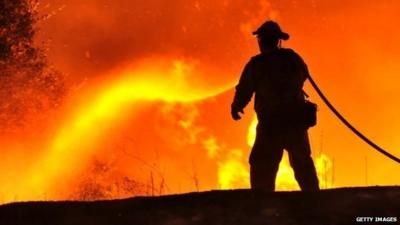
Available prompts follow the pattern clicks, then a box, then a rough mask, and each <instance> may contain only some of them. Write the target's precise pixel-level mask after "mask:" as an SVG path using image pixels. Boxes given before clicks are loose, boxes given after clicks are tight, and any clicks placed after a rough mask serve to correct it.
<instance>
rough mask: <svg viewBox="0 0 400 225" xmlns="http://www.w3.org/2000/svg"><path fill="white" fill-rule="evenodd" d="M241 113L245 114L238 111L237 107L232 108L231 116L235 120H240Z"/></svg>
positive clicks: (241, 110) (240, 110)
mask: <svg viewBox="0 0 400 225" xmlns="http://www.w3.org/2000/svg"><path fill="white" fill-rule="evenodd" d="M239 113H242V114H244V111H243V109H238V108H236V107H231V116H232V118H233V119H234V120H240V119H241V118H242V117H241V116H240V114H239Z"/></svg>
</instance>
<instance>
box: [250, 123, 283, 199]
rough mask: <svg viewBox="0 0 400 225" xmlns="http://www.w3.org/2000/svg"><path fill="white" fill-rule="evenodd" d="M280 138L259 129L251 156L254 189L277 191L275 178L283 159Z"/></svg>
mask: <svg viewBox="0 0 400 225" xmlns="http://www.w3.org/2000/svg"><path fill="white" fill-rule="evenodd" d="M282 154H283V146H282V144H281V141H280V137H277V135H273V134H271V133H269V134H268V133H265V132H263V131H262V129H261V128H260V127H257V135H256V140H255V143H254V145H253V149H252V151H251V154H250V160H249V162H250V183H251V188H252V189H261V190H266V191H274V190H275V178H276V173H277V172H278V169H279V162H280V161H281V159H282Z"/></svg>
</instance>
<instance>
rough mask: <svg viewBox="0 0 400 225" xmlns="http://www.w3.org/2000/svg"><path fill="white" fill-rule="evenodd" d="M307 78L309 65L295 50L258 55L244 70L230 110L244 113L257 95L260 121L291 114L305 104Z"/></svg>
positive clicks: (256, 102)
mask: <svg viewBox="0 0 400 225" xmlns="http://www.w3.org/2000/svg"><path fill="white" fill-rule="evenodd" d="M307 75H308V69H307V65H306V64H305V63H304V61H303V59H302V58H301V57H300V56H299V55H298V54H297V53H296V52H295V51H293V50H292V49H287V48H278V49H276V50H274V51H272V52H269V53H266V54H259V55H256V56H254V57H252V58H251V59H250V61H249V62H248V63H247V64H246V66H245V67H244V70H243V72H242V74H241V76H240V80H239V83H238V85H237V86H236V92H235V96H234V99H233V103H232V105H231V106H232V108H233V109H234V110H238V111H240V110H242V109H244V108H245V107H246V105H247V104H248V103H249V102H250V100H251V98H252V96H253V94H254V93H255V101H254V109H255V111H256V113H257V116H258V118H259V120H260V118H263V117H268V116H269V117H271V116H272V115H274V112H276V113H278V114H279V112H283V111H286V112H288V111H290V110H289V109H291V108H293V107H296V105H298V103H300V102H302V101H303V102H304V92H303V84H304V81H305V80H306V79H307ZM276 113H275V114H276Z"/></svg>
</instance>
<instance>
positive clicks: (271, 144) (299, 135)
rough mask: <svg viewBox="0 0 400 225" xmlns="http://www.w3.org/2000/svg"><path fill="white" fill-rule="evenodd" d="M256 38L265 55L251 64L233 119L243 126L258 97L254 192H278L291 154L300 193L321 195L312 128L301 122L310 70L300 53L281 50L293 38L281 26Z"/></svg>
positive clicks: (270, 24) (267, 26)
mask: <svg viewBox="0 0 400 225" xmlns="http://www.w3.org/2000/svg"><path fill="white" fill-rule="evenodd" d="M253 35H255V36H256V37H257V40H258V45H259V49H260V54H258V55H256V56H253V57H252V58H251V59H250V61H249V62H248V63H247V64H246V66H245V68H244V70H243V72H242V74H241V77H240V80H239V84H238V85H237V86H236V92H235V96H234V99H233V103H232V105H231V116H232V118H233V119H234V120H239V119H241V115H240V114H241V113H244V111H243V109H244V108H245V107H246V105H247V104H248V103H249V102H250V100H251V98H252V96H253V94H254V93H255V100H254V109H255V111H256V114H257V119H258V125H257V134H256V140H255V143H254V145H253V148H252V151H251V154H250V158H249V163H250V183H251V188H252V189H262V190H268V191H273V190H275V178H276V174H277V172H278V168H279V162H280V161H281V159H282V155H283V151H284V150H286V151H287V152H288V155H289V162H290V165H291V166H292V168H293V170H294V174H295V178H296V180H297V182H298V183H299V185H300V187H301V189H302V190H303V191H313V190H318V189H319V185H318V177H317V174H316V170H315V166H314V163H313V160H312V158H311V149H310V143H309V139H308V132H307V131H308V128H309V127H310V125H309V124H308V123H307V121H304V117H303V116H301V114H302V113H303V111H302V109H303V108H304V107H303V106H304V104H305V102H306V99H305V96H304V95H305V93H304V91H303V84H304V82H305V80H306V79H307V75H308V69H307V65H306V64H305V63H304V61H303V59H302V58H301V57H300V56H299V55H298V54H297V53H296V52H295V51H293V50H292V49H289V48H282V47H281V40H288V39H289V35H288V34H287V33H285V32H283V31H282V30H281V28H280V26H279V25H278V24H277V23H276V22H274V21H267V22H265V23H264V24H262V25H261V26H260V27H259V28H258V29H257V30H256V31H254V32H253Z"/></svg>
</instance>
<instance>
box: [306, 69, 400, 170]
mask: <svg viewBox="0 0 400 225" xmlns="http://www.w3.org/2000/svg"><path fill="white" fill-rule="evenodd" d="M308 80H309V81H310V83H311V85H312V87H313V88H314V89H315V91H316V92H317V93H318V95H319V97H320V98H321V99H322V100H323V102H324V103H325V104H326V105H327V106H328V108H329V109H330V110H331V111H332V112H333V114H335V116H336V117H337V118H338V119H339V120H340V121H341V122H342V123H343V124H344V125H346V127H347V128H349V129H350V130H351V131H352V132H353V133H354V134H356V135H357V136H358V137H359V138H361V139H362V140H363V141H364V142H366V143H367V144H368V145H370V146H371V147H372V148H374V149H375V150H377V151H378V152H380V153H382V154H383V155H385V156H386V157H388V158H390V159H391V160H393V161H395V162H397V163H400V159H399V158H398V157H396V156H394V155H392V154H391V153H389V152H388V151H386V150H385V149H383V148H381V147H379V146H378V145H377V144H375V143H374V142H373V141H371V140H370V139H369V138H367V137H366V136H365V135H363V134H362V133H361V132H360V131H358V130H357V129H356V128H355V127H354V126H353V125H351V123H350V122H349V121H347V120H346V119H345V118H344V117H343V116H342V115H341V114H340V113H339V112H338V111H337V110H336V108H335V107H334V106H333V105H332V104H331V103H330V102H329V100H328V99H327V98H326V97H325V95H324V94H323V93H322V91H321V89H319V87H318V85H317V84H316V83H315V81H314V80H313V79H312V77H311V75H310V74H308Z"/></svg>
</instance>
